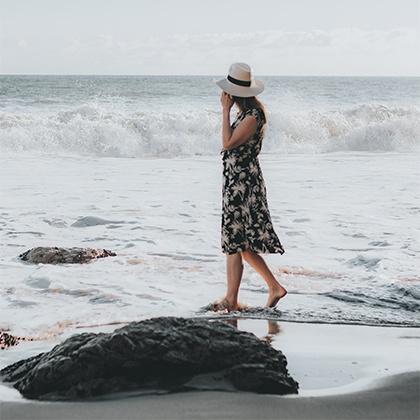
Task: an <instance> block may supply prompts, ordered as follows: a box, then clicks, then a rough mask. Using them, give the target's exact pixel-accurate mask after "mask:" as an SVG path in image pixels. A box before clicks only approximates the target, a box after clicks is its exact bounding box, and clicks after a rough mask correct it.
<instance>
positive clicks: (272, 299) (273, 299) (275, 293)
mask: <svg viewBox="0 0 420 420" xmlns="http://www.w3.org/2000/svg"><path fill="white" fill-rule="evenodd" d="M286 295H287V290H286V289H285V288H284V287H282V286H279V287H277V288H275V289H273V290H270V293H269V295H268V300H267V304H266V305H265V306H266V307H268V308H274V307H275V306H276V305H277V303H278V302H279V300H280V299H281V298H283V297H285V296H286Z"/></svg>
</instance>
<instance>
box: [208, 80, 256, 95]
mask: <svg viewBox="0 0 420 420" xmlns="http://www.w3.org/2000/svg"><path fill="white" fill-rule="evenodd" d="M215 83H216V85H217V86H219V87H220V89H222V90H224V91H225V92H227V93H229V94H230V95H233V96H240V97H242V98H249V97H251V96H256V95H258V94H260V93H261V92H262V91H263V90H264V83H263V82H262V81H261V80H257V79H254V80H252V82H251V86H239V85H235V84H234V83H232V82H231V81H229V80H228V79H221V80H217V81H216V82H215Z"/></svg>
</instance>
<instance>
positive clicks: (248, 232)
mask: <svg viewBox="0 0 420 420" xmlns="http://www.w3.org/2000/svg"><path fill="white" fill-rule="evenodd" d="M247 115H254V116H255V117H256V119H257V129H256V131H255V134H254V135H253V136H252V137H251V138H249V139H248V140H247V141H246V142H245V143H243V144H241V145H240V146H238V147H235V148H233V149H230V150H222V151H221V152H220V153H221V154H222V160H223V188H222V209H223V211H222V226H221V228H222V229H221V231H222V235H221V245H222V251H223V252H224V253H225V254H234V253H236V252H241V251H245V250H247V249H250V250H252V251H254V252H256V253H264V254H267V253H270V254H274V253H279V254H283V253H284V249H283V246H282V244H281V243H280V240H279V238H278V237H277V234H276V232H275V231H274V228H273V224H272V222H271V217H270V212H269V209H268V204H267V192H266V187H265V182H264V178H263V174H262V171H261V167H260V163H259V161H258V154H259V153H260V150H261V143H262V139H263V128H264V124H265V122H266V121H265V118H264V112H263V111H262V109H260V108H252V109H249V110H247V111H246V112H241V113H240V114H239V115H238V116H237V118H236V120H235V121H234V122H233V123H232V125H231V127H232V129H234V128H235V127H236V126H237V125H238V124H239V122H240V121H242V120H243V119H244V118H245V117H246V116H247Z"/></svg>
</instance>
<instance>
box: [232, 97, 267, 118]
mask: <svg viewBox="0 0 420 420" xmlns="http://www.w3.org/2000/svg"><path fill="white" fill-rule="evenodd" d="M232 99H233V102H234V103H235V104H236V106H237V107H238V108H239V109H240V110H241V111H247V110H248V109H252V108H261V109H262V112H263V113H264V117H265V121H268V115H267V114H268V113H267V110H266V108H265V105H264V104H263V103H262V102H261V101H260V100H259V99H257V98H256V97H255V96H251V97H248V98H242V97H241V96H234V95H232Z"/></svg>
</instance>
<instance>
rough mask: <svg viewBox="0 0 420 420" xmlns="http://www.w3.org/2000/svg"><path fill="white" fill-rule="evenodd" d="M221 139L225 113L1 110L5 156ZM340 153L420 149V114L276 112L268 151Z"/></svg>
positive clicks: (406, 110) (208, 144) (121, 150)
mask: <svg viewBox="0 0 420 420" xmlns="http://www.w3.org/2000/svg"><path fill="white" fill-rule="evenodd" d="M233 118H235V113H234V112H232V120H233ZM220 138H221V115H220V113H219V112H216V111H213V110H209V109H201V110H196V111H191V110H179V111H174V110H172V111H162V110H160V111H156V110H151V111H150V112H144V111H143V112H131V111H130V110H127V109H123V108H122V109H121V110H118V108H117V109H115V108H111V109H110V108H106V107H104V106H102V105H98V104H86V105H83V106H73V107H72V108H70V109H68V110H58V111H56V112H54V111H51V110H49V111H48V112H45V111H44V112H37V111H30V110H26V111H23V112H19V113H17V112H8V111H2V112H0V151H2V152H40V153H46V154H50V153H54V154H56V153H58V154H60V155H67V154H71V155H88V156H97V157H102V156H112V157H148V156H153V157H173V156H194V155H214V154H217V153H218V152H219V151H220V149H221V140H220ZM338 151H368V152H388V151H393V152H412V151H420V110H419V109H418V108H417V107H415V106H410V107H402V106H390V105H387V106H385V105H381V104H374V103H371V104H361V105H358V106H353V107H349V108H343V109H337V110H328V111H320V110H313V111H310V110H309V111H308V110H305V111H290V110H289V111H284V112H283V111H282V110H278V109H270V110H269V125H268V129H267V131H266V137H265V139H264V147H263V152H275V153H284V154H287V153H329V152H338Z"/></svg>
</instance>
